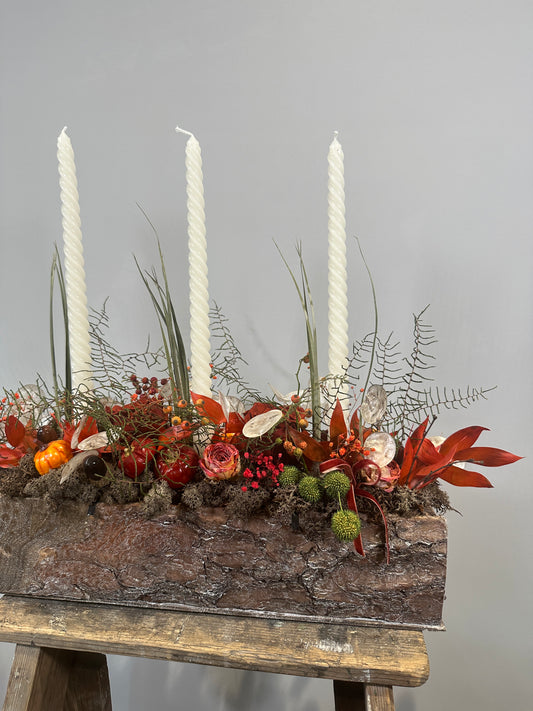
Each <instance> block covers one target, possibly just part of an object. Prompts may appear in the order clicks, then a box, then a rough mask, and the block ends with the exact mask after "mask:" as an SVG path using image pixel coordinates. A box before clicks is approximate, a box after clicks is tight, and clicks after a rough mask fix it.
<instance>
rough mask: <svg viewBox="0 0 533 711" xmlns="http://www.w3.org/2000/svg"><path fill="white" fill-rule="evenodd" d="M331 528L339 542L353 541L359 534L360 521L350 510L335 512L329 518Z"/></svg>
mask: <svg viewBox="0 0 533 711" xmlns="http://www.w3.org/2000/svg"><path fill="white" fill-rule="evenodd" d="M331 528H332V530H333V533H334V534H335V535H336V536H337V538H338V539H339V541H353V540H355V539H356V538H357V536H358V535H359V534H360V533H361V519H360V518H359V516H358V515H357V514H356V513H355V511H351V510H350V509H347V510H341V511H336V512H335V513H334V514H333V516H332V517H331Z"/></svg>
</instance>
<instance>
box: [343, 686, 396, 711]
mask: <svg viewBox="0 0 533 711" xmlns="http://www.w3.org/2000/svg"><path fill="white" fill-rule="evenodd" d="M333 693H334V695H335V711H394V692H393V689H392V686H375V685H372V684H362V683H359V682H356V681H339V680H337V679H335V680H334V681H333Z"/></svg>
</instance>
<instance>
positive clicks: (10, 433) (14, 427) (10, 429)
mask: <svg viewBox="0 0 533 711" xmlns="http://www.w3.org/2000/svg"><path fill="white" fill-rule="evenodd" d="M5 430H6V439H7V441H8V442H9V444H10V445H11V446H12V447H18V446H19V444H20V443H21V442H22V440H23V439H24V435H25V434H26V428H25V427H24V425H23V424H22V422H21V421H20V420H19V419H18V418H17V417H15V416H14V415H9V417H8V418H7V422H6V428H5Z"/></svg>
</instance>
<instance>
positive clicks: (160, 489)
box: [141, 480, 172, 519]
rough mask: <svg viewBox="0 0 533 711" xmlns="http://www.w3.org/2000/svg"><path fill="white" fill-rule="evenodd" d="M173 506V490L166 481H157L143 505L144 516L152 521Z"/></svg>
mask: <svg viewBox="0 0 533 711" xmlns="http://www.w3.org/2000/svg"><path fill="white" fill-rule="evenodd" d="M171 506H172V489H171V488H170V486H169V485H168V484H167V482H166V481H164V480H160V481H156V482H155V483H154V485H153V486H152V488H151V489H150V491H149V492H148V493H147V494H146V496H145V497H144V499H143V502H142V504H141V512H142V514H143V516H145V517H146V518H148V519H150V518H153V517H155V516H158V515H159V514H161V513H165V512H166V511H168V510H169V509H170V507H171Z"/></svg>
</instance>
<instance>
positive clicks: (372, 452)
mask: <svg viewBox="0 0 533 711" xmlns="http://www.w3.org/2000/svg"><path fill="white" fill-rule="evenodd" d="M365 450H368V455H366V458H367V459H371V460H372V461H373V462H374V464H377V465H378V467H380V468H381V467H386V466H387V464H390V463H391V462H392V460H393V459H394V455H395V454H396V442H395V441H394V438H393V437H391V436H390V434H388V433H387V432H374V433H373V434H371V435H368V437H367V438H366V439H365Z"/></svg>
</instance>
